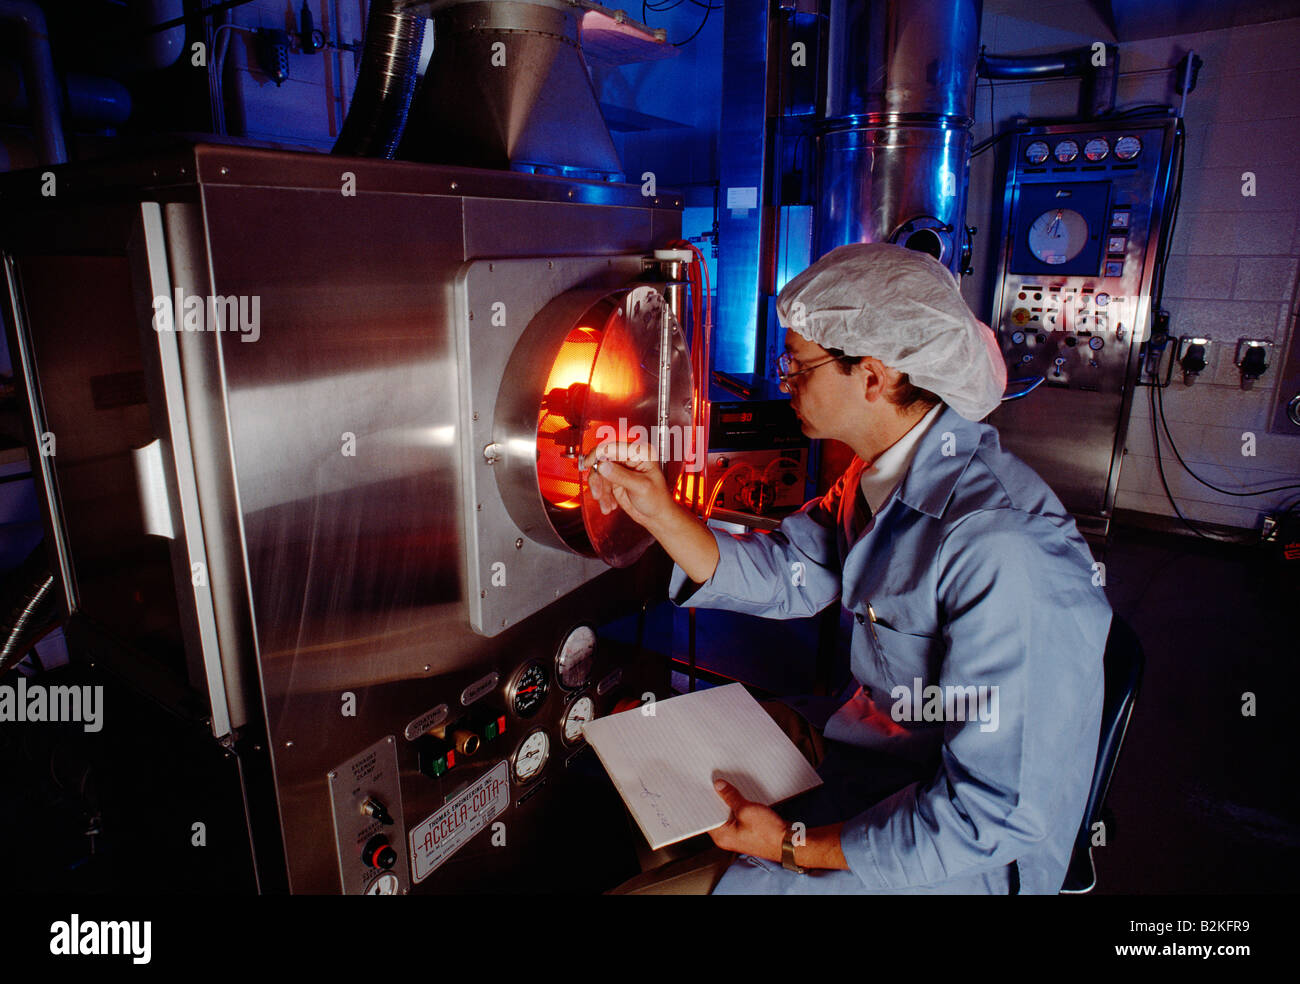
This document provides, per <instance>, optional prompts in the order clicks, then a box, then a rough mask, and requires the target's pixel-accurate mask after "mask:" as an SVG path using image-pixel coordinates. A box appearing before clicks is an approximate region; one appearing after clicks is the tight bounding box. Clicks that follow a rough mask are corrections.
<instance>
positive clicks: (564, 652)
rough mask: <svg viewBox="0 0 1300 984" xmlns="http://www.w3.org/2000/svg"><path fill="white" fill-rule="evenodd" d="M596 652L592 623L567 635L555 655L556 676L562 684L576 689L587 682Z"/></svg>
mask: <svg viewBox="0 0 1300 984" xmlns="http://www.w3.org/2000/svg"><path fill="white" fill-rule="evenodd" d="M595 652H596V631H595V630H594V629H593V628H592V627H591V626H590V625H579V626H578V627H577V628H576V629H574V630H573V631H572V632H570V633H569V634H568V635H567V636H565V638H564V642H563V643H561V644H560V651H559V652H558V653H557V654H556V656H555V678H556V679H557V680H559V681H560V686H561V687H567V688H568V689H569V690H576V689H577V688H578V687H581V686H582V685H583V684H584V683H586V682H587V677H589V676H590V675H591V663H592V659H593V657H594V655H595Z"/></svg>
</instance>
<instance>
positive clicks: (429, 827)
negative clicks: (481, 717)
mask: <svg viewBox="0 0 1300 984" xmlns="http://www.w3.org/2000/svg"><path fill="white" fill-rule="evenodd" d="M509 805H510V768H509V766H508V764H507V763H506V762H505V761H504V760H502V761H501V762H498V763H497V764H496V765H495V766H494V767H493V768H492V771H491V772H488V773H487V774H485V775H484V776H483V777H482V778H481V779H479V780H478V781H477V782H475V783H474V784H473V785H471V786H469V787H468V788H467V789H466V790H465V791H464V792H463V793H461V794H460V795H459V796H457V797H456V798H455V799H453V800H452V801H451V802H450V803H448V804H447V805H446V806H444V807H443V808H442V809H441V810H439V811H438V812H437V813H435V814H434V815H433V816H431V817H429V819H427V820H425V821H424V823H422V824H420V825H419V826H417V827H415V828H414V829H413V830H412V831H411V871H412V875H413V877H414V879H415V881H416V882H417V883H419V882H422V881H424V879H426V878H428V877H429V876H430V875H431V874H433V873H434V871H436V870H437V869H438V866H439V865H441V864H442V863H443V862H444V861H446V860H447V859H448V858H450V857H451V856H452V855H453V854H455V853H456V852H457V851H459V850H460V849H461V848H462V847H464V846H465V845H466V844H468V843H469V842H470V840H471V839H472V838H473V837H474V835H475V834H477V833H478V832H479V831H481V830H483V829H484V828H486V827H487V825H488V824H490V823H491V822H492V821H493V820H494V819H496V817H498V816H500V815H501V813H502V812H503V811H504V810H505V808H506V807H507V806H509Z"/></svg>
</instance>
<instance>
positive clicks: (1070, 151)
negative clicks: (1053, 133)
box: [1056, 140, 1079, 164]
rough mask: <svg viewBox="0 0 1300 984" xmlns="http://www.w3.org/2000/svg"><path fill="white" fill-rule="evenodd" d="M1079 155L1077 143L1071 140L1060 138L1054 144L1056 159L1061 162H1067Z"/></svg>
mask: <svg viewBox="0 0 1300 984" xmlns="http://www.w3.org/2000/svg"><path fill="white" fill-rule="evenodd" d="M1078 156H1079V145H1078V144H1077V143H1075V142H1074V141H1073V140H1062V141H1061V142H1060V143H1059V144H1057V145H1056V159H1057V160H1058V161H1060V162H1061V163H1062V164H1069V163H1070V161H1072V160H1074V159H1075V158H1076V157H1078Z"/></svg>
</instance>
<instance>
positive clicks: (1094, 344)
mask: <svg viewBox="0 0 1300 984" xmlns="http://www.w3.org/2000/svg"><path fill="white" fill-rule="evenodd" d="M1105 344H1106V342H1105V341H1104V340H1103V339H1102V338H1101V336H1099V335H1093V336H1092V337H1091V338H1090V339H1088V348H1090V349H1092V350H1093V351H1094V352H1100V351H1101V347H1102V346H1103V345H1105Z"/></svg>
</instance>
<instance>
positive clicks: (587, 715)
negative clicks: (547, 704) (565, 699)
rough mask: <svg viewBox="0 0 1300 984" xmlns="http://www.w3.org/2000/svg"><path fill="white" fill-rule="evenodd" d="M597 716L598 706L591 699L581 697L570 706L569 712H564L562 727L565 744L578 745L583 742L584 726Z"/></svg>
mask: <svg viewBox="0 0 1300 984" xmlns="http://www.w3.org/2000/svg"><path fill="white" fill-rule="evenodd" d="M595 716H596V704H595V702H594V701H592V699H591V698H590V697H579V698H578V699H577V700H575V701H574V702H573V703H572V704H570V705H569V708H568V710H566V711H565V712H564V721H563V722H562V723H561V725H560V730H561V732H562V733H563V735H564V741H565V743H566V744H569V745H576V744H578V742H580V741H582V726H583V725H584V724H586V723H587V722H588V721H590V720H592V719H593V718H595Z"/></svg>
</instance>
